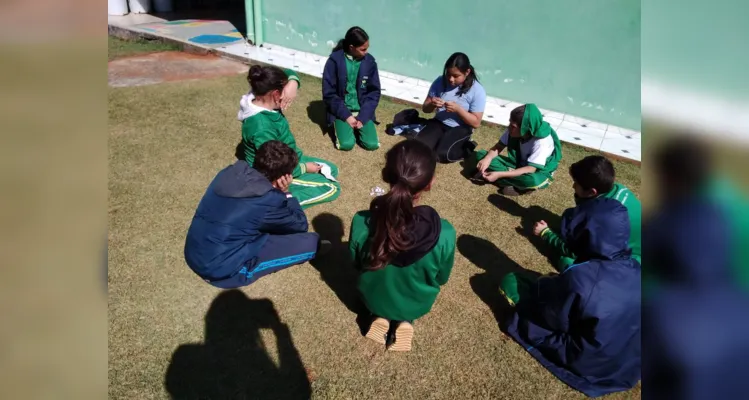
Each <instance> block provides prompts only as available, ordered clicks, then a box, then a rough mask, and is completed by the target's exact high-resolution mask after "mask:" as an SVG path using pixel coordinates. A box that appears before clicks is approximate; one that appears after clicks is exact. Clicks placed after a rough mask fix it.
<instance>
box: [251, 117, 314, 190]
mask: <svg viewBox="0 0 749 400" xmlns="http://www.w3.org/2000/svg"><path fill="white" fill-rule="evenodd" d="M269 140H278V141H281V142H283V143H285V144H287V145H288V146H289V147H291V148H292V149H293V150H294V151H295V152H296V154H297V156H299V164H298V165H297V166H296V168H294V172H292V174H291V175H292V176H293V177H295V178H296V177H298V176H300V175H302V174H304V173H305V172H307V169H306V167H305V163H304V162H303V161H302V156H303V153H302V149H300V148H299V147H298V146H297V145H296V140H295V139H294V135H292V134H291V130H290V129H289V122H288V121H287V120H286V117H284V116H283V114H281V113H280V112H277V111H267V110H263V111H259V112H257V113H256V114H254V115H251V116H250V117H248V118H246V119H245V120H244V121H243V122H242V143H243V147H244V156H245V157H244V158H245V160H246V161H247V162H248V163H249V164H250V165H253V163H254V162H255V153H256V152H257V149H258V148H260V146H261V145H262V144H263V143H265V142H267V141H269Z"/></svg>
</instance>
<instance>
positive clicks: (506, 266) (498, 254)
mask: <svg viewBox="0 0 749 400" xmlns="http://www.w3.org/2000/svg"><path fill="white" fill-rule="evenodd" d="M458 251H459V252H460V254H462V255H463V257H465V258H467V259H468V261H470V262H471V263H472V264H474V265H476V266H477V267H479V268H481V269H483V270H484V272H483V273H480V274H476V275H474V276H472V277H471V279H470V284H471V289H473V292H474V293H476V295H477V296H478V297H479V298H480V299H481V301H483V302H484V303H486V305H487V306H489V309H490V310H491V311H492V313H493V314H494V318H496V320H497V323H498V324H499V326H500V327H502V326H503V325H504V321H505V320H506V319H507V317H509V316H510V315H511V314H512V307H510V305H509V304H508V303H507V300H506V299H505V298H504V296H502V295H501V294H500V293H499V284H500V282H501V281H502V278H504V276H505V275H507V274H509V273H513V272H514V273H522V274H524V275H530V276H533V277H539V276H541V274H539V273H537V272H534V271H529V270H527V269H524V268H522V267H521V266H520V265H518V263H516V262H515V261H513V260H512V259H511V258H510V257H508V256H507V254H505V253H504V252H503V251H502V250H500V249H499V248H498V247H497V246H496V245H494V243H492V242H490V241H488V240H486V239H482V238H479V237H476V236H473V235H460V237H458Z"/></svg>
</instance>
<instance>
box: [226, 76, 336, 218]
mask: <svg viewBox="0 0 749 400" xmlns="http://www.w3.org/2000/svg"><path fill="white" fill-rule="evenodd" d="M292 76H293V77H295V76H296V74H293V73H292ZM247 80H248V81H249V82H250V87H251V89H252V90H251V92H250V93H249V94H247V95H245V96H244V97H243V98H242V101H241V102H240V111H239V118H240V120H242V147H243V149H244V158H245V160H246V161H247V162H248V163H249V164H250V165H253V163H254V161H255V152H256V151H257V149H258V148H260V146H261V145H262V144H263V143H265V142H267V141H270V140H278V141H281V142H283V143H285V144H287V145H288V146H289V147H291V148H292V149H294V151H295V152H296V153H297V155H298V156H299V165H297V167H296V168H295V169H294V172H293V173H292V176H293V177H294V180H293V181H292V182H291V185H290V186H289V192H290V193H291V195H292V196H294V197H295V198H296V199H297V200H298V201H299V204H300V205H301V206H302V208H303V209H306V208H309V207H311V206H313V205H315V204H321V203H327V202H329V201H333V200H335V199H336V198H338V196H339V195H340V194H341V185H340V184H339V183H338V181H337V180H336V179H337V178H338V167H336V166H335V164H333V163H331V162H330V161H326V160H321V159H317V158H313V157H308V156H305V155H304V154H303V153H302V149H300V148H299V147H297V145H296V140H294V135H292V134H291V131H290V130H289V122H288V121H287V120H286V117H284V115H283V114H282V113H281V112H280V111H279V109H281V108H282V107H283V106H284V105H285V104H284V100H285V99H284V96H283V92H284V88H285V87H286V84H287V83H288V82H289V75H288V74H287V73H286V72H284V71H283V70H282V69H280V68H278V67H273V66H266V67H261V66H259V65H253V66H252V67H251V68H250V72H249V75H248V77H247ZM295 80H297V82H298V78H296V79H295ZM328 167H329V169H328Z"/></svg>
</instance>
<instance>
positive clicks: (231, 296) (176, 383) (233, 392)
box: [164, 289, 311, 399]
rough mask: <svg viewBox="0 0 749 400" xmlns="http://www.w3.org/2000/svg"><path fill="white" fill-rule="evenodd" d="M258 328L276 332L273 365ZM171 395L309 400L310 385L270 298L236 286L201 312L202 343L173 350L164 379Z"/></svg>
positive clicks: (177, 397)
mask: <svg viewBox="0 0 749 400" xmlns="http://www.w3.org/2000/svg"><path fill="white" fill-rule="evenodd" d="M261 329H271V330H272V331H273V332H274V334H275V336H276V343H277V349H278V357H277V359H278V365H276V363H275V362H274V359H273V358H271V356H270V355H269V354H268V351H267V349H266V347H265V344H264V343H263V340H262V338H261V337H260V330H261ZM164 385H165V387H166V390H167V391H168V392H169V394H170V395H171V397H172V398H175V399H193V398H201V399H227V398H232V399H234V398H278V399H301V398H305V399H306V398H309V397H310V395H311V387H310V382H309V378H308V377H307V372H306V370H305V368H304V364H303V363H302V360H301V358H300V356H299V352H298V351H297V349H296V347H295V346H294V342H293V341H292V338H291V333H290V332H289V328H288V327H287V326H286V324H284V323H282V322H281V320H280V318H279V316H278V312H277V311H276V309H275V307H274V306H273V302H271V301H270V300H268V299H250V298H248V297H247V296H246V295H245V294H244V293H242V292H241V291H240V290H236V289H235V290H228V291H224V292H222V293H221V294H219V295H218V296H217V297H216V298H215V299H214V300H213V303H211V307H210V308H209V310H208V312H207V313H206V316H205V342H204V343H194V344H183V345H181V346H179V348H177V350H175V352H174V354H173V355H172V360H171V363H170V364H169V367H168V369H167V372H166V377H165V380H164Z"/></svg>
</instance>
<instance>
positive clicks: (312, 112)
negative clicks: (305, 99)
mask: <svg viewBox="0 0 749 400" xmlns="http://www.w3.org/2000/svg"><path fill="white" fill-rule="evenodd" d="M307 118H309V120H310V121H312V122H314V123H315V125H317V126H318V127H319V128H320V133H322V135H323V136H325V135H328V137H329V138H330V140H332V141H333V144H335V134H334V129H333V127H332V126H330V125H328V110H327V108H326V107H325V102H323V101H322V100H312V101H310V102H309V105H307Z"/></svg>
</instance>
